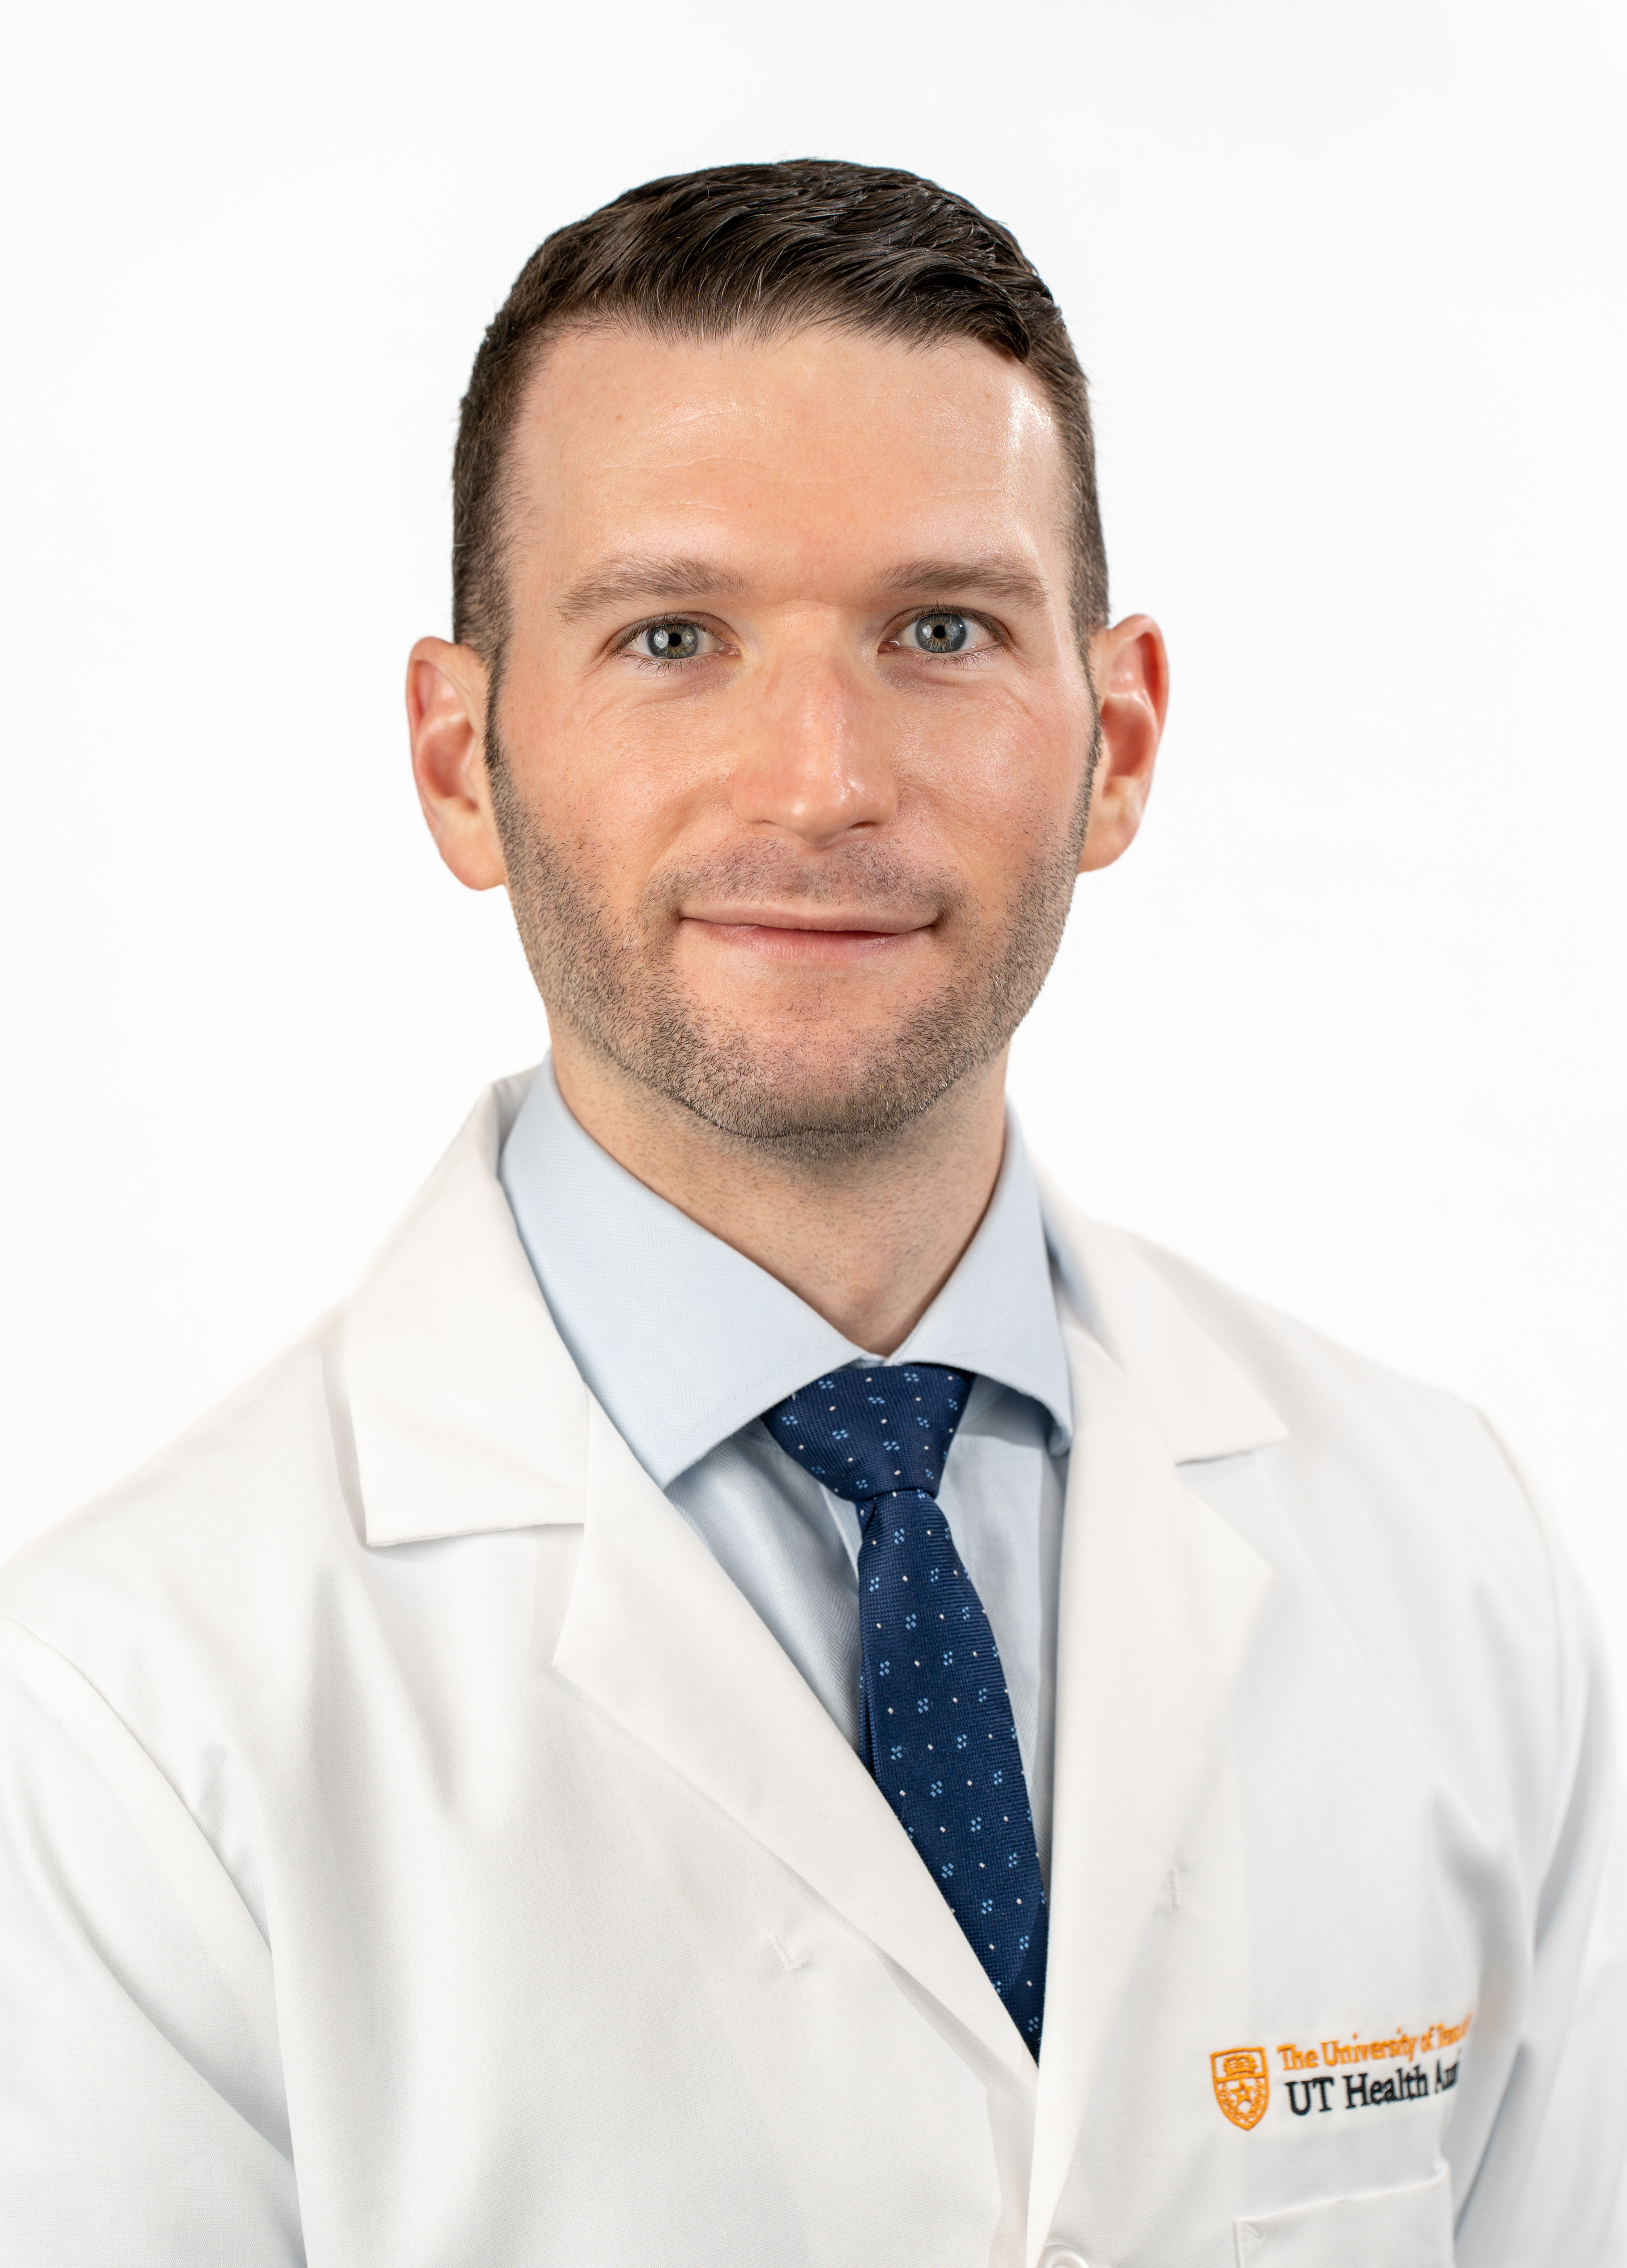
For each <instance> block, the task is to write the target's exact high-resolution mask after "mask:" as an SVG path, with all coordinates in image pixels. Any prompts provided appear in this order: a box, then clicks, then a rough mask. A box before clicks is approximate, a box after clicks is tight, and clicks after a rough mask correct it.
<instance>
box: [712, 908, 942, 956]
mask: <svg viewBox="0 0 1627 2268" xmlns="http://www.w3.org/2000/svg"><path fill="white" fill-rule="evenodd" d="M679 918H680V921H681V924H682V926H683V927H684V928H685V929H687V930H688V931H689V932H691V933H693V934H694V935H696V937H699V938H703V939H706V940H707V942H709V943H711V944H716V945H719V946H723V947H724V948H725V950H727V951H732V952H736V953H749V954H753V955H754V956H755V957H757V958H759V959H762V960H767V961H803V962H814V963H821V962H823V963H826V964H831V963H836V964H840V963H841V962H843V961H862V960H868V959H871V958H872V957H873V956H874V955H876V954H886V953H888V952H889V951H890V952H897V951H898V950H900V949H901V948H902V947H904V946H908V945H909V941H910V939H912V938H917V937H919V936H921V935H922V934H923V933H924V932H925V931H926V930H929V929H930V928H931V926H932V924H931V922H900V921H897V920H888V919H887V917H881V918H880V919H879V920H878V918H877V917H875V916H874V915H868V916H867V915H865V914H864V913H861V912H860V911H858V909H852V910H844V909H834V910H831V911H828V912H823V911H821V912H820V913H798V914H791V913H786V912H784V911H782V910H781V909H779V908H777V907H767V906H763V907H757V906H751V907H745V906H740V907H734V906H732V907H730V908H729V909H728V910H727V911H726V912H725V911H723V910H722V909H719V910H718V912H716V913H710V912H708V913H698V912H697V913H685V914H682V915H681V916H680V917H679Z"/></svg>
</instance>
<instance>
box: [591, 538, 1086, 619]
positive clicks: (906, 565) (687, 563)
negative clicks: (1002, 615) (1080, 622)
mask: <svg viewBox="0 0 1627 2268" xmlns="http://www.w3.org/2000/svg"><path fill="white" fill-rule="evenodd" d="M746 587H747V585H746V581H745V578H743V577H742V576H740V574H738V573H736V572H735V571H733V570H732V569H730V568H727V567H724V566H722V565H720V564H719V563H718V561H717V560H714V559H701V558H697V557H694V556H679V555H675V556H671V557H666V558H658V557H655V556H651V555H648V554H644V553H639V554H635V555H632V556H629V557H627V558H624V559H610V560H607V561H606V562H605V563H604V564H603V565H602V566H600V567H596V568H595V569H594V570H593V572H592V573H591V574H590V575H586V576H585V577H584V578H583V579H582V580H581V582H579V583H577V584H575V585H572V587H571V589H570V590H569V591H567V592H566V593H565V594H564V596H563V598H562V599H561V600H560V601H559V603H558V607H557V608H556V612H557V614H558V615H559V618H560V620H561V621H562V622H580V621H581V620H582V619H583V617H584V616H585V615H596V614H598V613H600V611H601V609H603V608H608V607H621V606H625V605H627V604H628V603H629V601H632V600H648V601H650V602H652V603H653V604H656V605H663V604H674V603H677V602H679V601H681V600H685V599H702V598H707V597H718V598H728V597H735V596H738V595H739V593H740V592H741V591H743V590H745V589H746ZM879 587H880V589H882V590H884V591H895V592H898V593H909V592H918V593H921V594H922V595H923V596H925V597H931V598H938V599H944V598H947V597H949V596H950V595H952V594H953V593H955V592H958V591H978V592H985V593H987V594H988V595H989V596H990V598H993V599H1004V600H1006V601H1007V602H1008V603H1010V604H1012V605H1015V606H1022V607H1042V606H1043V605H1044V604H1045V600H1046V597H1047V593H1046V588H1045V585H1044V584H1043V583H1042V581H1041V580H1040V579H1039V578H1038V577H1037V576H1036V575H1034V573H1033V572H1032V571H1030V570H1029V569H1028V568H1027V566H1026V565H1025V564H1024V563H1022V562H1021V561H1020V560H1019V559H1015V558H1012V557H1011V556H1009V555H1007V554H1005V553H1003V552H992V553H989V554H986V555H985V556H983V557H981V558H973V559H907V560H904V561H903V562H902V563H901V564H899V565H898V566H896V567H891V568H889V569H888V570H887V572H886V573H885V574H884V575H883V576H881V577H880V585H879Z"/></svg>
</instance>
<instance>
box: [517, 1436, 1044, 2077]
mask: <svg viewBox="0 0 1627 2268" xmlns="http://www.w3.org/2000/svg"><path fill="white" fill-rule="evenodd" d="M586 1499H587V1503H586V1526H585V1533H584V1536H583V1542H582V1551H581V1557H580V1558H579V1560H578V1565H577V1573H576V1580H575V1583H574V1586H573V1587H572V1590H571V1603H570V1607H569V1609H568V1610H567V1613H566V1616H565V1621H564V1624H563V1629H562V1631H561V1633H560V1637H559V1641H558V1645H557V1646H556V1651H555V1655H554V1668H556V1671H557V1672H558V1673H559V1674H560V1675H561V1676H563V1677H564V1678H566V1679H567V1680H569V1682H570V1683H571V1684H572V1685H574V1686H575V1687H576V1688H577V1689H578V1691H580V1692H581V1693H582V1694H583V1695H584V1696H585V1697H586V1698H587V1699H588V1700H590V1701H591V1702H593V1704H595V1705H597V1706H598V1707H599V1708H600V1709H601V1710H602V1711H603V1712H605V1714H606V1715H607V1717H609V1718H611V1719H614V1720H615V1723H616V1724H617V1725H619V1726H620V1727H622V1730H623V1731H625V1732H626V1733H628V1734H630V1735H631V1736H632V1737H633V1738H634V1739H635V1740H637V1741H638V1742H642V1743H643V1745H644V1747H645V1748H646V1749H650V1750H651V1751H652V1753H653V1754H655V1755H656V1756H659V1757H660V1758H661V1760H662V1762H663V1763H664V1764H667V1765H668V1766H669V1767H670V1768H671V1769H672V1770H673V1771H676V1772H678V1773H680V1774H681V1776H682V1777H683V1778H684V1779H686V1780H687V1781H688V1782H689V1783H690V1785H691V1786H694V1787H695V1788H696V1789H697V1790H698V1791H699V1792H700V1793H701V1794H702V1795H703V1796H704V1797H706V1798H707V1799H708V1800H710V1802H711V1803H714V1804H715V1805H716V1806H717V1807H718V1810H719V1811H721V1812H723V1813H724V1814H725V1815H726V1816H727V1817H728V1818H730V1819H732V1820H733V1821H734V1822H735V1823H737V1825H739V1826H740V1827H741V1828H742V1829H743V1830H745V1831H746V1832H747V1834H749V1835H751V1836H752V1837H755V1840H756V1841H758V1842H759V1843H761V1844H762V1845H765V1846H766V1847H767V1848H768V1849H769V1850H770V1851H772V1852H774V1853H775V1855H776V1856H777V1858H779V1859H782V1860H783V1861H784V1864H785V1865H786V1866H787V1867H791V1870H792V1871H793V1872H794V1873H795V1874H798V1875H799V1876H800V1877H801V1879H802V1880H803V1881H805V1882H806V1883H807V1884H808V1886H809V1887H810V1888H811V1889H813V1890H814V1891H816V1892H817V1893H818V1895H819V1896H821V1897H822V1898H823V1899H825V1900H826V1901H827V1902H828V1904H830V1905H831V1906H833V1907H834V1908H836V1911H838V1912H839V1913H841V1914H842V1915H843V1917H844V1918H846V1919H847V1920H848V1921H849V1922H850V1923H851V1924H852V1926H854V1927H855V1928H856V1929H858V1930H860V1931H862V1932H863V1933H864V1934H865V1936H866V1937H868V1938H869V1939H870V1940H872V1942H873V1943H874V1944H875V1945H877V1946H878V1947H880V1949H881V1951H882V1952H883V1953H885V1954H886V1955H887V1956H888V1957H889V1959H891V1960H892V1961H894V1962H896V1963H897V1965H898V1966H899V1967H900V1968H901V1969H902V1970H907V1971H908V1972H909V1975H910V1976H912V1977H914V1978H915V1979H916V1980H917V1982H918V1983H919V1984H921V1985H924V1986H925V1988H926V1990H927V1991H928V1992H931V1993H932V1994H933V1995H934V1997H935V1998H936V1999H938V2000H939V2001H940V2002H941V2003H942V2004H943V2006H944V2007H946V2008H947V2009H948V2010H950V2011H951V2013H952V2014H953V2015H955V2016H956V2017H958V2018H959V2020H960V2021H961V2023H962V2024H964V2025H965V2026H966V2028H967V2029H968V2031H969V2032H971V2033H972V2034H974V2035H975V2037H976V2038H977V2039H979V2040H980V2041H981V2042H982V2043H983V2045H984V2046H985V2047H986V2048H988V2049H989V2050H990V2051H992V2052H993V2053H994V2054H995V2055H996V2056H998V2058H999V2059H1000V2061H1001V2062H1002V2063H1003V2064H1005V2066H1007V2067H1008V2068H1009V2069H1010V2070H1011V2071H1012V2072H1013V2073H1016V2074H1017V2075H1018V2076H1019V2077H1020V2078H1021V2079H1022V2080H1024V2081H1025V2082H1026V2083H1027V2084H1029V2085H1032V2084H1033V2081H1034V2061H1033V2058H1032V2057H1031V2056H1030V2054H1029V2052H1028V2051H1027V2048H1026V2047H1025V2046H1024V2044H1023V2043H1022V2040H1021V2038H1020V2036H1019V2034H1018V2032H1017V2029H1016V2027H1015V2026H1014V2025H1013V2024H1012V2021H1011V2019H1010V2017H1009V2016H1008V2015H1007V2014H1006V2013H1005V2008H1004V2007H1003V2006H1002V2005H1001V2002H1000V2000H999V1999H998V1995H997V1994H996V1992H995V1991H994V1989H993V1987H992V1985H990V1983H989V1980H988V1978H987V1977H986V1976H985V1975H984V1973H983V1968H982V1965H981V1964H980V1962H978V1960H977V1957H976V1955H975V1954H974V1953H973V1951H972V1949H971V1948H970V1946H969V1945H968V1943H967V1940H966V1939H965V1937H964V1936H963V1934H962V1933H961V1928H960V1926H959V1924H958V1923H957V1922H956V1920H955V1918H954V1916H953V1913H952V1912H951V1911H950V1909H949V1907H948V1906H947V1905H946V1904H945V1902H944V1900H943V1897H942V1896H941V1895H940V1893H939V1889H938V1887H937V1885H936V1884H935V1883H934V1881H932V1879H931V1875H930V1874H928V1873H927V1870H926V1868H925V1867H924V1866H923V1865H922V1863H921V1861H920V1859H918V1858H917V1855H916V1852H915V1850H914V1848H913V1846H912V1845H910V1844H909V1842H908V1841H907V1840H906V1838H905V1837H904V1834H903V1832H902V1829H901V1828H900V1827H899V1824H898V1822H897V1820H896V1819H895V1818H894V1815H893V1812H892V1810H891V1808H889V1806H888V1805H887V1802H886V1800H885V1799H884V1798H883V1797H882V1795H881V1794H880V1792H879V1790H878V1789H877V1787H876V1786H875V1783H874V1781H873V1780H872V1778H871V1777H870V1775H869V1773H868V1772H867V1771H865V1768H864V1766H863V1765H862V1764H860V1763H859V1761H858V1757H857V1756H855V1754H854V1753H853V1750H852V1749H850V1747H849V1745H848V1743H847V1742H846V1741H845V1740H844V1739H843V1736H842V1734H840V1733H839V1732H838V1731H837V1729H836V1726H835V1725H834V1724H833V1723H832V1722H831V1719H830V1718H829V1716H828V1714H827V1713H826V1711H825V1710H824V1708H823V1706H822V1705H821V1703H820V1702H819V1700H818V1699H817V1698H816V1697H815V1696H814V1694H813V1691H812V1690H811V1689H810V1687H809V1686H808V1685H807V1684H806V1682H805V1681H804V1679H803V1678H802V1677H801V1676H800V1675H799V1672H798V1671H797V1669H796V1668H794V1666H793V1665H792V1663H791V1661H790V1660H789V1659H788V1657H787V1656H786V1655H785V1653H784V1652H783V1651H782V1650H781V1648H780V1647H779V1646H777V1644H776V1642H775V1640H774V1639H773V1638H772V1637H771V1636H770V1635H769V1631H768V1630H767V1628H766V1627H765V1626H764V1624H762V1622H761V1621H760V1620H759V1618H758V1616H756V1615H755V1613H754V1612H753V1610H752V1609H751V1608H750V1607H749V1606H748V1605H747V1602H746V1600H745V1599H744V1598H743V1597H742V1596H741V1594H740V1592H739V1591H737V1590H736V1588H735V1587H734V1586H733V1583H731V1582H730V1580H729V1579H728V1577H727V1576H726V1575H725V1573H724V1572H723V1571H722V1569H721V1568H720V1567H719V1566H718V1563H717V1562H716V1560H715V1559H714V1558H713V1557H712V1556H711V1554H710V1552H709V1551H708V1550H707V1549H706V1547H705V1545H704V1544H703V1543H701V1541H700V1539H699V1538H698V1537H697V1536H696V1535H695V1534H694V1532H693V1531H692V1530H691V1529H690V1528H689V1527H688V1523H687V1522H686V1521H684V1520H683V1519H682V1517H681V1515H680V1514H679V1513H677V1512H676V1511H675V1510H674V1507H673V1506H672V1505H671V1504H670V1503H669V1502H668V1501H667V1499H666V1497H664V1496H663V1495H662V1493H661V1491H659V1489H658V1488H657V1487H656V1485H655V1484H654V1482H653V1481H652V1480H651V1479H650V1477H649V1476H648V1475H647V1474H646V1473H645V1472H644V1469H643V1468H642V1466H640V1465H639V1464H638V1462H637V1460H636V1459H635V1457H634V1456H633V1454H632V1452H631V1450H630V1449H629V1448H628V1447H627V1445H626V1443H625V1442H624V1441H623V1440H622V1438H621V1436H620V1435H619V1434H618V1433H617V1432H616V1431H615V1427H614V1426H613V1425H611V1423H610V1421H609V1419H608V1418H607V1417H606V1416H605V1414H604V1412H603V1410H600V1408H599V1406H598V1405H597V1403H590V1407H589V1418H588V1450H587V1477H586Z"/></svg>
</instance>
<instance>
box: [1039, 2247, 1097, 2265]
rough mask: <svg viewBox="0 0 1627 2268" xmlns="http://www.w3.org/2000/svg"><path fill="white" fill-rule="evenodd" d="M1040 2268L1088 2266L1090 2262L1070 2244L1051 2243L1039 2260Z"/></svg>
mask: <svg viewBox="0 0 1627 2268" xmlns="http://www.w3.org/2000/svg"><path fill="white" fill-rule="evenodd" d="M1040 2268H1090V2263H1089V2262H1088V2261H1087V2260H1086V2257H1085V2255H1084V2254H1083V2253H1082V2252H1076V2251H1075V2250H1074V2249H1073V2247H1072V2246H1071V2244H1053V2245H1052V2247H1051V2249H1050V2250H1049V2252H1048V2253H1047V2254H1046V2255H1045V2257H1044V2258H1043V2259H1042V2261H1041V2262H1040Z"/></svg>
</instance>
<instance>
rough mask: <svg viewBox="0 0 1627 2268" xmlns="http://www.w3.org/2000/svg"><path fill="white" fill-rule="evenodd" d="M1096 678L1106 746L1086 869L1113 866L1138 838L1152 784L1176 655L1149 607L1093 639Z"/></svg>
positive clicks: (1099, 762)
mask: <svg viewBox="0 0 1627 2268" xmlns="http://www.w3.org/2000/svg"><path fill="white" fill-rule="evenodd" d="M1090 674H1091V682H1092V684H1093V685H1094V687H1095V689H1096V702H1097V706H1098V708H1099V709H1100V711H1101V755H1099V756H1098V757H1097V759H1096V777H1095V780H1094V783H1093V785H1092V788H1091V797H1090V824H1089V826H1088V827H1087V828H1086V832H1085V847H1084V850H1083V851H1081V852H1080V854H1079V872H1080V873H1081V874H1088V873H1091V872H1093V869H1094V868H1096V867H1098V866H1110V865H1112V864H1113V861H1114V860H1115V858H1120V857H1122V856H1123V853H1124V852H1125V851H1128V850H1129V848H1130V844H1131V843H1133V842H1134V841H1135V839H1136V830H1137V828H1138V827H1139V826H1140V824H1141V814H1142V813H1143V812H1144V811H1145V808H1146V802H1147V797H1148V795H1149V794H1150V792H1152V766H1153V763H1154V762H1155V760H1156V758H1157V755H1158V744H1159V742H1160V740H1161V739H1162V738H1163V733H1164V712H1165V711H1166V710H1167V708H1168V706H1169V656H1168V655H1167V652H1165V650H1164V634H1163V632H1162V631H1161V630H1160V629H1159V626H1158V624H1157V623H1156V622H1154V621H1153V620H1152V617H1151V616H1150V615H1126V616H1125V618H1124V620H1123V622H1115V623H1114V625H1113V627H1112V628H1111V629H1110V630H1098V631H1097V632H1096V634H1095V636H1094V637H1093V638H1092V639H1091V642H1090Z"/></svg>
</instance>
